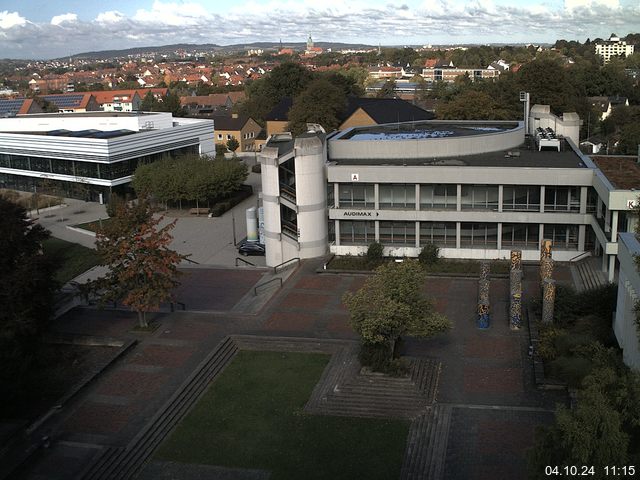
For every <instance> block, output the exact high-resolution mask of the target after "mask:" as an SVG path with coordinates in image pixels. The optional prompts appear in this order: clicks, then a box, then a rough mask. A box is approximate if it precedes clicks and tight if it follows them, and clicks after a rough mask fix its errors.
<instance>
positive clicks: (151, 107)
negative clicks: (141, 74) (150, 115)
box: [140, 90, 160, 112]
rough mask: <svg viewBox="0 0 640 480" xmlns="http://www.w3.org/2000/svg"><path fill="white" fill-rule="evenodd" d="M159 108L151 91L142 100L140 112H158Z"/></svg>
mask: <svg viewBox="0 0 640 480" xmlns="http://www.w3.org/2000/svg"><path fill="white" fill-rule="evenodd" d="M159 108H160V107H159V104H158V100H157V99H156V97H155V96H154V95H153V93H152V92H151V90H149V91H148V92H147V93H146V95H145V96H144V98H143V99H142V102H140V110H142V111H143V112H157V111H159Z"/></svg>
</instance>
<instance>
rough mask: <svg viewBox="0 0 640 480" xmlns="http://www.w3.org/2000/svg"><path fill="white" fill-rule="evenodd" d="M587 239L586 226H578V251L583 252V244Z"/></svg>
mask: <svg viewBox="0 0 640 480" xmlns="http://www.w3.org/2000/svg"><path fill="white" fill-rule="evenodd" d="M586 239H587V226H586V225H579V226H578V251H580V252H584V244H585V241H586Z"/></svg>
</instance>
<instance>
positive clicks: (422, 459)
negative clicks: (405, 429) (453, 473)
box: [400, 404, 452, 480]
mask: <svg viewBox="0 0 640 480" xmlns="http://www.w3.org/2000/svg"><path fill="white" fill-rule="evenodd" d="M451 413H452V407H451V406H450V405H441V404H436V405H435V406H434V407H433V408H432V409H431V411H429V412H428V413H425V414H423V415H420V416H419V417H418V418H416V419H415V420H414V421H413V422H412V423H411V427H410V429H409V437H408V438H407V448H406V450H405V456H404V462H403V464H402V470H401V473H400V479H401V480H442V478H443V474H444V466H445V460H446V453H447V440H448V437H449V427H450V425H451Z"/></svg>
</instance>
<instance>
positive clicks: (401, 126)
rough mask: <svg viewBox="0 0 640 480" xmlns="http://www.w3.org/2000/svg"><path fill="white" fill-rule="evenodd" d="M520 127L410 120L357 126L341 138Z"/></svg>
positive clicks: (438, 134) (422, 135)
mask: <svg viewBox="0 0 640 480" xmlns="http://www.w3.org/2000/svg"><path fill="white" fill-rule="evenodd" d="M517 127H518V122H505V123H503V124H501V123H491V124H488V123H487V122H478V123H466V124H460V123H454V122H452V123H446V122H445V123H440V122H437V123H435V122H432V121H428V122H408V123H397V124H385V125H375V126H367V127H355V128H352V129H351V130H349V131H347V132H346V133H345V134H344V135H342V136H340V138H339V140H351V141H359V140H418V139H429V138H450V137H468V136H473V135H484V134H487V133H500V132H506V131H509V130H513V129H514V128H517Z"/></svg>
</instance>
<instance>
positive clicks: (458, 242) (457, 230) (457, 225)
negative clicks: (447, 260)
mask: <svg viewBox="0 0 640 480" xmlns="http://www.w3.org/2000/svg"><path fill="white" fill-rule="evenodd" d="M459 186H460V185H458V187H459ZM458 198H460V197H458ZM458 205H460V204H458ZM460 230H461V228H460V222H456V248H460Z"/></svg>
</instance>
